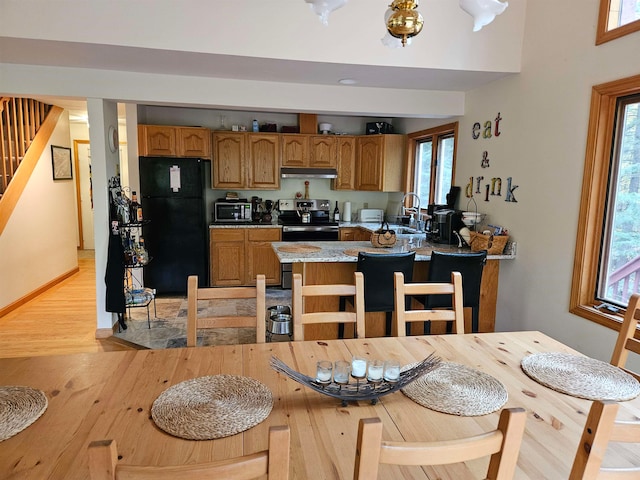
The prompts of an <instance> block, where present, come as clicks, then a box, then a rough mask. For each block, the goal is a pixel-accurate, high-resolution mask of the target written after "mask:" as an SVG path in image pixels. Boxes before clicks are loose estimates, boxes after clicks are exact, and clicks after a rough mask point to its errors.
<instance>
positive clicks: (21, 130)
mask: <svg viewBox="0 0 640 480" xmlns="http://www.w3.org/2000/svg"><path fill="white" fill-rule="evenodd" d="M17 112H18V148H17V151H18V154H19V155H20V158H24V154H25V151H26V148H25V145H26V142H25V138H24V115H23V111H22V99H21V98H19V99H18V106H17Z"/></svg>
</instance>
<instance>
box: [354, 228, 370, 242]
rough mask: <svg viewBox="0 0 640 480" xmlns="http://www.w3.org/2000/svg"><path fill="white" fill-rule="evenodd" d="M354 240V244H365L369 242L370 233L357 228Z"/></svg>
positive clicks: (364, 229)
mask: <svg viewBox="0 0 640 480" xmlns="http://www.w3.org/2000/svg"><path fill="white" fill-rule="evenodd" d="M354 240H355V241H356V242H366V241H368V240H371V232H370V231H369V230H367V229H366V228H362V227H358V228H356V231H355V234H354Z"/></svg>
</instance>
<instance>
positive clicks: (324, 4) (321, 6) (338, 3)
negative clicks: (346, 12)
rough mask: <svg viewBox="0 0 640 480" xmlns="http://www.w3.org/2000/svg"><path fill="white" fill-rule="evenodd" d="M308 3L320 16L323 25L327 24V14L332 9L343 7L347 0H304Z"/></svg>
mask: <svg viewBox="0 0 640 480" xmlns="http://www.w3.org/2000/svg"><path fill="white" fill-rule="evenodd" d="M304 1H305V2H307V3H308V4H309V6H310V7H311V10H313V12H314V13H315V14H316V15H318V16H319V17H320V21H321V22H322V24H323V25H325V26H327V25H329V14H330V13H331V12H333V11H334V10H337V9H339V8H340V7H343V6H344V5H345V4H346V3H347V0H304Z"/></svg>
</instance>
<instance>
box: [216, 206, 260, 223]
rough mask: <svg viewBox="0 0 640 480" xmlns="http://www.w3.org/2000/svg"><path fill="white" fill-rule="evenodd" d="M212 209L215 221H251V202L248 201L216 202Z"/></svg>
mask: <svg viewBox="0 0 640 480" xmlns="http://www.w3.org/2000/svg"><path fill="white" fill-rule="evenodd" d="M213 210H214V220H215V221H216V222H250V221H251V203H249V202H246V203H244V202H236V203H231V202H216V203H215V204H214V209H213Z"/></svg>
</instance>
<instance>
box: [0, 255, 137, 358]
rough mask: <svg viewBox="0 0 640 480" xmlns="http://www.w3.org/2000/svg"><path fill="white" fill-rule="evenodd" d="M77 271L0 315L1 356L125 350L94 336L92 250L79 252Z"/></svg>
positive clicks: (94, 287) (94, 288)
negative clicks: (78, 269)
mask: <svg viewBox="0 0 640 480" xmlns="http://www.w3.org/2000/svg"><path fill="white" fill-rule="evenodd" d="M78 264H79V267H80V271H79V272H78V273H76V274H75V275H72V276H71V277H69V278H68V279H66V280H64V281H62V282H61V283H59V284H57V285H55V286H54V287H52V288H50V289H49V290H47V291H46V292H44V293H42V294H41V295H39V296H38V297H36V298H34V299H33V300H31V301H29V302H27V303H26V304H24V305H22V306H20V307H18V308H17V309H15V310H13V311H11V312H9V313H8V314H7V315H5V316H3V317H2V318H0V358H8V357H24V356H37V355H61V354H67V353H82V352H104V351H116V350H128V349H130V347H128V346H127V345H125V344H124V343H116V342H112V341H110V340H109V339H106V340H96V338H95V331H96V325H97V320H96V285H95V261H94V257H93V251H87V250H85V251H81V252H79V258H78Z"/></svg>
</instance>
